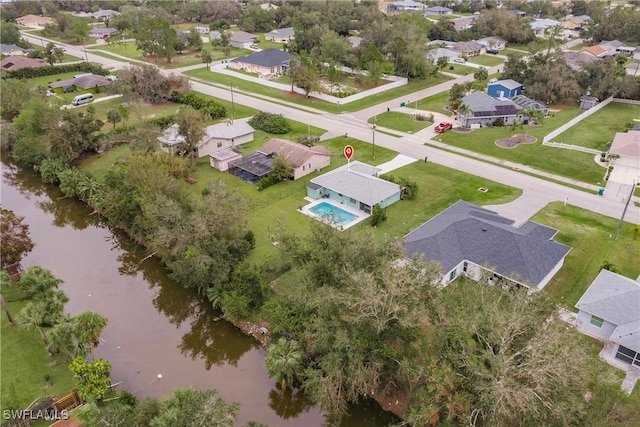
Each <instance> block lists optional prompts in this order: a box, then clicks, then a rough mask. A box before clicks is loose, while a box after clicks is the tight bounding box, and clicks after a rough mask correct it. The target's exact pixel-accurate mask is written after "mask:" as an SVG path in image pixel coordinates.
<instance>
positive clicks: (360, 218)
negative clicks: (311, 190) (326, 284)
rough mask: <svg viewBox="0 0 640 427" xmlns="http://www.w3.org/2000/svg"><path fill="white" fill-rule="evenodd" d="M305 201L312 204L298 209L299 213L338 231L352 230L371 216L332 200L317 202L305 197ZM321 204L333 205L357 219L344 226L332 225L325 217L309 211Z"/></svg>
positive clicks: (318, 200)
mask: <svg viewBox="0 0 640 427" xmlns="http://www.w3.org/2000/svg"><path fill="white" fill-rule="evenodd" d="M305 200H308V201H310V202H311V203H309V204H308V205H306V206H303V207H302V208H301V209H298V212H300V213H303V214H305V215H307V216H310V217H311V218H314V219H317V220H318V221H322V222H324V223H327V224H330V225H331V226H333V227H334V228H336V229H338V230H340V231H343V230H346V229H347V228H351V227H353V226H354V225H356V224H358V223H360V222H362V221H364V220H365V219H367V218H369V216H370V215H369V214H367V213H365V212H363V211H361V210H358V209H354V208H352V207H349V206H345V205H341V204H340V203H338V202H336V201H335V200H331V199H317V200H314V199H311V198H309V197H305ZM320 203H327V204H329V205H332V206H334V207H336V208H338V209H342V210H343V211H345V212H349V213H350V214H352V215H355V216H357V218H356V219H354V220H353V221H351V222H349V223H347V224H344V225H340V224H335V223H330V221H327V219H326V218H324V217H322V216H320V215H316V214H314V213H313V212H311V211H310V210H309V209H311V208H313V207H314V206H316V205H319V204H320Z"/></svg>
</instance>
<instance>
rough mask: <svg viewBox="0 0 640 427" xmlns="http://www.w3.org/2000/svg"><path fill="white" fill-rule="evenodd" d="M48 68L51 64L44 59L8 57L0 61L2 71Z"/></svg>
mask: <svg viewBox="0 0 640 427" xmlns="http://www.w3.org/2000/svg"><path fill="white" fill-rule="evenodd" d="M48 66H49V64H47V63H46V62H44V60H42V59H35V58H27V57H25V56H7V57H6V58H3V59H2V60H1V61H0V69H2V70H7V71H13V70H19V69H21V68H39V67H48Z"/></svg>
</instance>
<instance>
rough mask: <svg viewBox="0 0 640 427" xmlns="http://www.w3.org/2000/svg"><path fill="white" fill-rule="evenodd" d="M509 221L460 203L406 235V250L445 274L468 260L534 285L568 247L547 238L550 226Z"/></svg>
mask: <svg viewBox="0 0 640 427" xmlns="http://www.w3.org/2000/svg"><path fill="white" fill-rule="evenodd" d="M512 224H513V221H512V220H510V219H508V218H504V217H502V216H500V215H498V214H497V213H495V212H493V211H490V210H488V209H484V208H481V207H478V206H475V205H472V204H470V203H467V202H464V201H459V202H457V203H455V204H453V205H451V206H450V207H449V208H447V209H445V210H444V211H443V212H441V213H440V214H438V215H437V216H435V217H434V218H432V219H431V220H429V221H427V222H425V223H424V224H422V225H421V226H420V227H418V228H417V229H415V230H414V231H412V232H411V233H409V234H408V235H407V236H406V246H405V249H406V253H407V256H409V257H413V256H415V255H421V256H423V257H424V259H425V260H427V261H438V262H440V263H441V264H442V266H443V270H444V271H445V272H446V271H450V270H451V269H453V267H455V266H456V265H458V264H460V263H461V262H462V261H465V260H466V261H470V262H473V263H474V264H477V265H480V266H485V267H487V268H489V269H490V270H492V271H494V272H496V273H498V274H500V275H501V276H504V277H507V278H509V279H511V280H513V281H516V282H519V283H522V284H524V285H533V286H537V285H538V284H539V283H540V282H541V281H542V280H543V279H544V278H545V277H546V276H547V274H548V273H549V272H550V271H552V270H553V268H554V267H555V266H556V265H557V264H558V262H560V261H561V260H562V259H563V258H564V257H565V256H566V255H567V253H569V251H570V250H571V248H570V247H569V246H566V245H562V244H560V243H557V242H554V241H553V240H549V239H548V238H547V236H548V234H550V232H551V230H552V229H549V228H548V227H544V226H539V227H541V228H538V227H534V225H527V226H526V227H524V229H522V228H516V227H514V226H513V225H512ZM536 226H538V224H536ZM543 227H544V228H543Z"/></svg>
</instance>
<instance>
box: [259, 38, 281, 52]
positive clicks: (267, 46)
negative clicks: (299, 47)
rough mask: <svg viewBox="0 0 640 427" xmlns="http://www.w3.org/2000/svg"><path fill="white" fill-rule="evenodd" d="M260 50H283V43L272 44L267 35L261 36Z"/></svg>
mask: <svg viewBox="0 0 640 427" xmlns="http://www.w3.org/2000/svg"><path fill="white" fill-rule="evenodd" d="M259 44H260V49H278V50H282V43H277V42H272V41H271V40H267V39H266V38H265V34H260V42H259Z"/></svg>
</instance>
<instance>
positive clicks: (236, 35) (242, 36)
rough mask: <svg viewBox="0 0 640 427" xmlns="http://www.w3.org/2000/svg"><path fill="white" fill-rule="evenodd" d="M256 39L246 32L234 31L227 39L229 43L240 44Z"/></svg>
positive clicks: (256, 37)
mask: <svg viewBox="0 0 640 427" xmlns="http://www.w3.org/2000/svg"><path fill="white" fill-rule="evenodd" d="M257 39H258V36H256V35H255V34H251V33H247V32H246V31H234V32H233V33H231V36H230V37H229V41H232V42H240V43H246V42H250V41H254V40H257Z"/></svg>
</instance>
